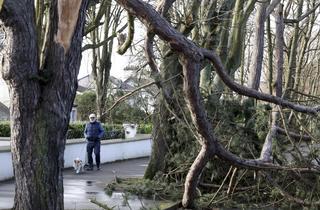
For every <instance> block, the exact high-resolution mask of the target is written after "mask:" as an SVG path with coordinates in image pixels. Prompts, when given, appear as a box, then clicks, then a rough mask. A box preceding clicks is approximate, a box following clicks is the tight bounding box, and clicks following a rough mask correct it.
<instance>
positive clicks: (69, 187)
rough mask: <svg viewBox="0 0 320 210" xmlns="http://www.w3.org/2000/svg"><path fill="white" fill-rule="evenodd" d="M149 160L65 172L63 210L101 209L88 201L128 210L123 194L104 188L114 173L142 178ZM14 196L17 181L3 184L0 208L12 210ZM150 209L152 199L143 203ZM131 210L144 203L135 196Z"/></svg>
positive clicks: (120, 175) (0, 190) (125, 176)
mask: <svg viewBox="0 0 320 210" xmlns="http://www.w3.org/2000/svg"><path fill="white" fill-rule="evenodd" d="M148 161H149V158H139V159H133V160H126V161H121V162H115V163H107V164H103V165H101V170H100V171H97V170H96V168H94V169H95V170H94V171H86V168H85V172H84V173H81V174H76V172H75V171H74V170H73V169H66V170H65V171H64V207H65V209H68V210H69V209H70V210H71V209H102V208H101V207H98V206H97V205H95V204H93V203H91V202H89V199H96V200H97V201H99V202H101V203H103V204H106V205H108V206H109V207H113V206H117V207H116V208H115V209H120V210H127V209H130V208H129V207H124V206H122V192H121V191H120V192H119V191H118V192H114V193H113V195H112V196H108V195H106V194H105V192H104V191H103V188H104V186H105V185H106V184H107V183H109V182H110V181H112V180H113V178H114V174H113V172H112V171H115V173H116V175H117V176H118V177H120V178H130V177H143V175H144V172H145V170H146V169H147V166H148ZM14 193H15V186H14V180H8V181H2V182H0V209H10V208H12V206H13V200H14ZM143 203H144V205H146V207H147V208H150V207H153V206H154V203H153V202H152V201H150V200H143ZM129 205H130V207H131V209H133V210H137V209H140V207H141V206H142V205H141V202H140V200H139V199H138V198H137V197H136V196H132V199H131V200H129Z"/></svg>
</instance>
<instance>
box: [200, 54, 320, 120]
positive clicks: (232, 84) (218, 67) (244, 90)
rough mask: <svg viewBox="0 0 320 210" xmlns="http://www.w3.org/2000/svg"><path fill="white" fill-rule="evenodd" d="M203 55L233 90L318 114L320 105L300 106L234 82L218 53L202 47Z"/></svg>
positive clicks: (300, 110) (297, 109)
mask: <svg viewBox="0 0 320 210" xmlns="http://www.w3.org/2000/svg"><path fill="white" fill-rule="evenodd" d="M202 52H203V55H204V57H205V58H207V59H209V60H210V61H211V62H212V64H213V65H214V67H215V69H216V72H217V74H218V75H219V76H220V78H221V80H222V81H223V82H224V83H225V84H226V85H227V86H228V87H229V88H230V89H231V90H233V91H235V92H237V93H239V94H240V95H244V96H248V97H252V98H255V99H258V100H262V101H267V102H271V103H274V104H277V105H281V106H284V107H288V108H291V109H293V110H295V111H298V112H302V113H307V114H311V115H313V116H317V112H318V111H319V110H320V106H316V107H306V106H299V105H296V104H294V103H291V102H289V101H287V100H284V99H281V98H278V97H276V96H273V95H269V94H266V93H261V92H259V91H256V90H252V89H250V88H247V87H245V86H242V85H239V84H238V83H236V82H234V81H233V80H232V79H231V78H230V77H229V75H228V74H227V73H226V71H225V70H224V67H223V66H222V64H221V62H220V60H219V58H218V56H217V55H216V53H214V52H211V51H209V50H206V49H202Z"/></svg>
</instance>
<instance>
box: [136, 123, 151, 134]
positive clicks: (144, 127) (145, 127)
mask: <svg viewBox="0 0 320 210" xmlns="http://www.w3.org/2000/svg"><path fill="white" fill-rule="evenodd" d="M137 133H138V134H151V133H152V123H148V124H140V126H139V127H138V128H137Z"/></svg>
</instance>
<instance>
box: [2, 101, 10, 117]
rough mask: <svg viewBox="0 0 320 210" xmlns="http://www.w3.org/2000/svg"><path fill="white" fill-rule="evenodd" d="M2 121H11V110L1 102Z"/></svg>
mask: <svg viewBox="0 0 320 210" xmlns="http://www.w3.org/2000/svg"><path fill="white" fill-rule="evenodd" d="M0 120H1V121H4V120H10V110H9V108H8V107H7V106H6V105H4V104H3V103H1V102H0Z"/></svg>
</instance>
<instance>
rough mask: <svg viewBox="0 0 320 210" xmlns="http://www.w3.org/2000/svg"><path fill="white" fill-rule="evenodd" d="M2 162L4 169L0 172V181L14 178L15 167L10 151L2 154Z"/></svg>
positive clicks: (0, 158) (0, 153)
mask: <svg viewBox="0 0 320 210" xmlns="http://www.w3.org/2000/svg"><path fill="white" fill-rule="evenodd" d="M0 160H1V162H2V167H1V168H2V169H1V170H0V180H5V179H9V178H12V177H13V167H12V158H11V152H10V150H9V151H8V152H0Z"/></svg>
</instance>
